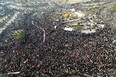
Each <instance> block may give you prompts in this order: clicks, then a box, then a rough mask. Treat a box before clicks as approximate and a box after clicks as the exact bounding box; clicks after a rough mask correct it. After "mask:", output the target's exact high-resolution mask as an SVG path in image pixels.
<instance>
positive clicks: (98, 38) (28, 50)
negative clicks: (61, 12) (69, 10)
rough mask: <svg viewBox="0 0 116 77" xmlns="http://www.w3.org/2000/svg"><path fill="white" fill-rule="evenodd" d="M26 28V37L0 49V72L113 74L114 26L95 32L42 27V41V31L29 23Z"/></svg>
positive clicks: (62, 76) (51, 76)
mask: <svg viewBox="0 0 116 77" xmlns="http://www.w3.org/2000/svg"><path fill="white" fill-rule="evenodd" d="M28 28H29V29H27V36H26V38H25V40H23V41H20V42H17V43H16V44H15V45H13V46H10V47H9V46H8V47H6V48H5V49H1V50H0V74H8V72H19V74H16V75H15V74H9V75H8V77H68V76H70V75H79V76H81V77H89V76H94V77H95V76H103V77H104V76H116V69H115V68H116V65H115V64H116V49H115V47H116V42H115V39H116V30H115V29H114V28H112V27H110V26H106V28H104V29H103V30H101V31H98V32H96V33H94V34H81V33H78V32H67V31H64V30H62V29H58V30H56V31H54V32H52V33H51V30H50V29H49V28H48V29H47V28H45V30H46V32H47V33H46V40H45V42H44V43H43V42H41V40H42V38H43V37H42V32H41V31H39V32H38V30H36V29H34V28H35V27H34V26H31V25H30V27H28ZM39 33H40V34H39ZM38 34H39V35H38ZM37 35H38V36H37Z"/></svg>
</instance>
